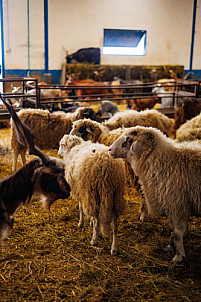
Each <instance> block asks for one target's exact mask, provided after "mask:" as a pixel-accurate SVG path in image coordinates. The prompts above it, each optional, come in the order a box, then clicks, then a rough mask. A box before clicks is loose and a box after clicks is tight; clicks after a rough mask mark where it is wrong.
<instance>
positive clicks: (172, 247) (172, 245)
mask: <svg viewBox="0 0 201 302" xmlns="http://www.w3.org/2000/svg"><path fill="white" fill-rule="evenodd" d="M174 238H175V236H174V232H171V235H170V242H169V244H168V246H167V247H166V248H165V250H166V251H168V252H172V251H174V250H175V242H174Z"/></svg>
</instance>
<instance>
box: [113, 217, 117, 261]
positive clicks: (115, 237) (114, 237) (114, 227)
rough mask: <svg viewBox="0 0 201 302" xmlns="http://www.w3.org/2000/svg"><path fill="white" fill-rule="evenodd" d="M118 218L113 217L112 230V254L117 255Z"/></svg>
mask: <svg viewBox="0 0 201 302" xmlns="http://www.w3.org/2000/svg"><path fill="white" fill-rule="evenodd" d="M117 229H118V225H117V219H116V218H113V219H112V232H113V239H112V246H111V255H112V256H116V255H117Z"/></svg>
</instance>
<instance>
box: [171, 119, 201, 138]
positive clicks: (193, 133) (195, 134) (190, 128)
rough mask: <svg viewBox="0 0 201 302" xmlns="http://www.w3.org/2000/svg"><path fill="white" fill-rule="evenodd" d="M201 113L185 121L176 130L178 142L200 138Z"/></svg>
mask: <svg viewBox="0 0 201 302" xmlns="http://www.w3.org/2000/svg"><path fill="white" fill-rule="evenodd" d="M200 125H201V114H199V115H198V116H196V117H194V118H192V119H191V120H189V121H187V122H186V123H184V124H183V125H181V126H180V127H179V129H178V130H177V131H176V140H177V141H178V142H183V141H193V140H196V139H199V140H200V139H201V126H200Z"/></svg>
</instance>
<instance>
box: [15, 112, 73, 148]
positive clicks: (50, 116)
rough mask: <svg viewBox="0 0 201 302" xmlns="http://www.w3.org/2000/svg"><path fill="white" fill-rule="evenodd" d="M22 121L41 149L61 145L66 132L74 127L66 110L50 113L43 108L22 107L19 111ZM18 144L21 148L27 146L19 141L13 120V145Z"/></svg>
mask: <svg viewBox="0 0 201 302" xmlns="http://www.w3.org/2000/svg"><path fill="white" fill-rule="evenodd" d="M18 116H19V118H20V120H21V121H22V122H24V123H25V124H26V125H27V126H28V127H29V128H30V129H31V130H32V132H33V134H34V136H35V144H36V145H37V146H38V147H39V148H41V149H50V148H52V149H55V148H58V147H59V141H60V140H61V138H62V137H63V135H64V134H66V133H69V132H70V130H71V127H72V121H71V119H70V118H68V117H67V116H66V114H65V113H64V112H54V113H50V112H49V111H48V110H42V109H22V110H20V112H19V113H18ZM16 146H18V148H19V149H24V148H25V147H24V146H22V145H20V144H19V143H18V142H17V137H16V132H15V130H14V124H13V121H12V120H11V147H12V148H13V149H15V148H16Z"/></svg>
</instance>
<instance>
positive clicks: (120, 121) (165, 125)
mask: <svg viewBox="0 0 201 302" xmlns="http://www.w3.org/2000/svg"><path fill="white" fill-rule="evenodd" d="M104 125H105V126H107V127H108V128H109V129H110V130H112V129H117V128H119V127H122V126H124V127H126V128H129V127H135V126H138V125H139V126H144V127H153V128H157V129H159V130H161V131H162V132H163V133H164V134H167V135H168V136H171V135H172V133H173V126H174V119H170V118H168V117H167V116H165V115H164V114H162V113H161V112H159V111H157V110H156V109H147V110H143V111H140V112H138V111H135V110H127V111H124V112H119V113H116V114H115V115H114V116H113V117H111V118H110V119H109V120H108V121H107V122H105V123H104Z"/></svg>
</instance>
